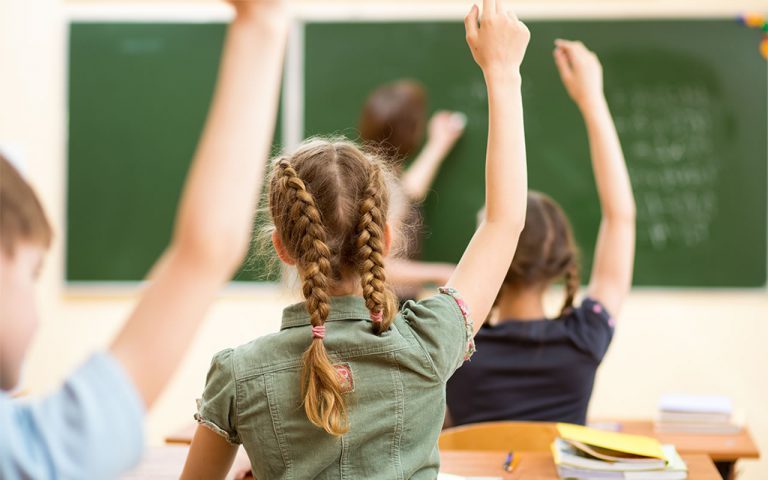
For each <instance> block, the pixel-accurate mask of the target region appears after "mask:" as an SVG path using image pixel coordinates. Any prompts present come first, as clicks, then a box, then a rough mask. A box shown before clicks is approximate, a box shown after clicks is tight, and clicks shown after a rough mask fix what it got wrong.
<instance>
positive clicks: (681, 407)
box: [659, 394, 733, 416]
mask: <svg viewBox="0 0 768 480" xmlns="http://www.w3.org/2000/svg"><path fill="white" fill-rule="evenodd" d="M659 410H660V411H662V412H684V413H713V414H718V413H719V414H723V415H729V416H730V415H731V414H732V413H733V404H732V402H731V399H730V398H728V397H725V396H722V395H677V394H676V395H664V396H662V397H661V400H660V401H659Z"/></svg>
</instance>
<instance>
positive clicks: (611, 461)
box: [552, 424, 688, 480]
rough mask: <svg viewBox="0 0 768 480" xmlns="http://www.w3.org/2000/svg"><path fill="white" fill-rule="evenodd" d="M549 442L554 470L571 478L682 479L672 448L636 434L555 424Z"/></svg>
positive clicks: (685, 471) (680, 465) (684, 470)
mask: <svg viewBox="0 0 768 480" xmlns="http://www.w3.org/2000/svg"><path fill="white" fill-rule="evenodd" d="M558 434H559V438H557V439H556V440H555V442H554V443H553V444H552V455H553V456H554V459H555V465H556V467H557V473H558V475H559V477H560V478H562V479H574V480H614V479H615V480H685V479H687V478H688V468H687V466H686V465H685V462H684V461H683V459H682V458H680V455H678V453H677V451H676V450H675V447H674V446H672V445H662V444H661V443H659V442H658V441H657V440H656V439H653V438H650V437H643V436H639V435H627V434H624V433H614V432H605V431H602V430H595V429H592V428H588V427H582V426H579V425H570V424H558Z"/></svg>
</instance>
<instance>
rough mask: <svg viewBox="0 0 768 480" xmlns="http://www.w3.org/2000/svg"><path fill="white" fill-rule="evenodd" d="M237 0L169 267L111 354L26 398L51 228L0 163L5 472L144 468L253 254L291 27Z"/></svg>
mask: <svg viewBox="0 0 768 480" xmlns="http://www.w3.org/2000/svg"><path fill="white" fill-rule="evenodd" d="M232 3H233V5H235V7H236V10H237V14H236V18H235V20H234V21H233V23H232V25H231V26H230V28H229V32H228V34H227V40H226V46H225V48H224V55H223V58H222V63H221V71H220V75H219V84H218V86H217V89H216V93H215V98H214V101H213V104H212V107H211V111H210V113H209V115H208V121H207V123H206V126H205V131H204V132H203V136H202V138H201V139H200V144H199V146H198V149H197V152H196V154H195V158H194V161H193V163H192V166H191V169H190V173H189V178H188V179H187V182H186V186H185V188H184V193H183V196H182V198H181V202H180V206H179V211H178V216H177V220H176V226H175V230H174V235H173V239H172V241H171V243H170V245H169V247H168V249H167V251H166V252H165V254H164V255H163V260H162V261H161V262H159V263H158V266H157V267H156V269H155V270H154V272H153V275H152V279H151V281H150V282H149V284H148V286H147V288H146V290H144V292H143V294H142V296H141V298H140V300H139V301H138V303H137V305H136V307H135V309H134V311H133V313H132V314H131V315H130V316H129V318H128V320H127V322H126V324H125V325H124V326H123V328H122V330H121V331H120V333H118V335H117V338H116V339H115V340H114V341H113V343H112V345H111V347H110V348H109V350H108V351H106V352H102V353H97V354H95V355H93V356H92V357H90V359H89V360H87V361H86V362H85V363H84V364H83V365H82V366H81V367H80V368H79V369H77V370H76V371H75V372H74V373H73V374H72V375H70V376H69V377H68V378H67V379H66V381H65V382H64V385H63V386H61V387H60V388H59V389H57V390H56V391H54V392H53V393H51V394H49V395H46V396H44V397H42V398H39V399H36V400H31V401H29V402H22V401H20V400H17V399H13V398H11V395H9V394H8V393H7V392H6V391H7V390H10V389H12V388H13V387H14V386H15V384H16V383H17V382H18V377H19V371H20V368H21V367H20V364H21V362H22V360H23V356H24V352H25V350H26V348H27V346H28V345H29V342H30V340H31V338H32V335H33V332H34V330H35V326H36V324H37V314H36V311H35V302H34V281H35V277H36V276H37V274H38V271H39V269H40V268H41V265H42V261H43V256H44V253H45V250H46V249H47V248H48V246H49V245H50V243H51V239H52V230H51V226H50V224H49V223H48V220H47V218H46V215H45V212H44V210H43V208H42V206H41V204H40V202H39V200H38V198H37V196H36V195H35V193H34V191H33V190H32V188H31V187H30V185H29V184H28V183H27V182H26V181H25V179H24V178H23V177H22V176H21V175H20V174H19V173H18V171H17V170H16V169H15V168H14V167H13V166H12V165H11V164H10V162H8V161H7V160H6V159H5V158H2V157H0V292H1V293H2V294H1V295H0V387H1V388H2V392H0V425H2V427H1V428H0V478H3V479H6V480H12V479H21V478H34V479H46V478H83V479H107V478H116V477H118V476H119V474H120V473H121V472H124V471H125V470H127V469H129V468H130V467H131V466H133V465H134V464H135V463H137V462H138V460H139V459H140V457H141V454H142V448H143V441H144V432H143V427H142V423H143V417H144V414H145V412H146V409H147V408H149V407H151V406H152V404H153V403H154V402H155V400H156V399H157V397H158V395H159V394H160V391H161V390H162V388H163V386H164V385H165V383H166V382H167V381H168V379H169V378H170V376H171V374H172V373H173V371H174V369H175V367H176V365H177V364H178V363H179V361H180V360H181V357H182V355H183V354H184V351H185V350H186V347H187V346H188V345H189V343H190V342H191V340H192V338H193V336H194V333H195V331H196V330H197V327H198V326H199V325H200V323H201V321H202V319H203V317H204V315H205V311H206V310H207V308H208V306H209V305H210V303H211V302H212V301H213V299H214V298H215V295H216V292H217V291H218V290H219V288H220V287H221V286H222V285H223V284H224V283H225V282H226V281H227V280H228V279H229V278H230V276H231V275H232V274H233V273H234V271H235V269H236V267H237V266H238V264H239V263H240V261H241V260H242V257H243V256H244V254H245V251H246V250H247V247H248V240H249V237H250V230H251V225H252V218H253V209H254V206H255V204H256V201H257V197H258V194H259V191H260V188H259V187H260V183H261V179H262V178H263V175H262V173H263V169H264V163H265V162H264V160H266V158H267V155H268V153H269V148H270V143H271V139H272V131H273V128H274V122H275V117H276V109H277V99H278V92H279V83H280V73H281V71H282V57H283V45H284V43H285V39H286V36H287V22H286V21H285V19H284V16H283V13H282V8H281V6H280V5H279V3H277V2H274V1H251V2H244V1H238V2H234V1H233V2H232ZM259 159H261V161H259ZM52 347H53V346H52ZM48 354H49V355H54V356H55V355H56V348H55V347H53V348H51V350H50V352H49V353H48Z"/></svg>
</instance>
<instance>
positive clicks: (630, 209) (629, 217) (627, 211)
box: [603, 201, 637, 224]
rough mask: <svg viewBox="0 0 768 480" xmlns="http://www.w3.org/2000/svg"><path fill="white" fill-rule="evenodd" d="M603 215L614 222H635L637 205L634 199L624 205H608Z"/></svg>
mask: <svg viewBox="0 0 768 480" xmlns="http://www.w3.org/2000/svg"><path fill="white" fill-rule="evenodd" d="M603 217H604V218H605V219H606V220H610V221H612V222H614V221H615V222H621V223H632V224H634V223H635V221H636V219H637V207H636V206H635V202H634V201H629V202H627V203H626V204H623V205H607V206H606V208H605V209H603Z"/></svg>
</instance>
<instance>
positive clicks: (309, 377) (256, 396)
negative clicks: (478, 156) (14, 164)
mask: <svg viewBox="0 0 768 480" xmlns="http://www.w3.org/2000/svg"><path fill="white" fill-rule="evenodd" d="M483 3H484V7H483V8H484V11H483V17H482V21H481V25H479V24H478V18H479V9H478V8H477V7H473V8H472V10H471V12H470V14H469V15H468V16H467V19H466V28H467V39H468V43H469V45H470V48H471V50H472V53H473V55H474V58H475V60H476V61H477V63H478V64H479V65H480V67H481V68H482V70H483V73H484V74H485V79H486V83H487V86H488V96H489V105H490V126H489V132H488V152H487V160H486V172H487V176H486V179H487V180H486V183H487V191H486V200H487V205H488V214H487V216H486V219H485V221H484V222H483V223H482V224H481V225H480V227H479V228H478V230H477V232H476V233H475V235H474V237H473V239H472V241H471V242H470V244H469V245H468V246H467V249H466V251H465V253H464V256H463V257H462V259H461V261H460V262H459V264H458V265H457V267H456V270H455V272H454V273H453V275H452V276H451V278H450V280H449V281H448V284H447V286H446V287H445V288H443V289H441V292H440V293H438V294H436V295H434V296H432V297H430V298H427V299H425V300H423V301H421V302H408V303H407V304H406V305H405V306H404V307H403V309H402V310H401V311H399V312H398V311H397V309H396V299H395V297H394V295H393V294H392V292H391V291H390V289H389V287H388V286H387V276H386V271H385V268H384V258H385V256H386V255H387V253H388V250H389V246H390V242H391V237H392V234H391V229H390V227H389V224H388V216H387V215H388V206H389V192H388V189H387V185H388V182H387V176H388V175H389V173H388V172H387V170H386V168H385V166H384V164H383V163H382V162H381V161H380V160H378V159H377V158H375V157H373V156H372V155H370V154H366V153H364V152H363V151H361V150H360V149H358V148H357V147H356V146H355V145H354V144H352V143H350V142H347V141H328V140H312V141H309V142H307V143H305V144H304V145H303V146H301V147H300V148H299V149H298V150H297V151H295V152H294V153H292V154H290V155H286V156H283V157H280V158H278V159H277V160H276V161H275V164H274V168H273V172H272V176H271V180H270V186H269V201H270V203H269V207H270V212H271V214H272V220H273V221H274V224H275V230H274V233H273V236H272V239H273V243H274V246H275V250H276V251H277V254H278V255H279V256H280V258H281V259H282V260H283V261H284V262H286V263H288V264H292V265H296V266H297V267H298V271H299V274H300V275H301V278H302V280H303V293H304V296H305V297H306V301H304V302H302V303H298V304H296V305H293V306H289V307H287V308H286V309H285V311H284V313H283V319H282V327H281V331H280V333H277V334H274V335H270V336H267V337H264V338H260V339H257V340H254V341H252V342H250V343H247V344H245V345H242V346H239V347H237V348H235V349H228V350H224V351H222V352H220V353H218V354H217V355H216V356H215V357H214V359H213V362H212V366H211V369H210V371H209V373H208V378H207V382H206V387H205V390H204V392H203V396H202V399H200V401H199V408H198V413H197V415H196V418H197V419H198V421H199V422H200V424H201V425H199V426H198V428H197V431H196V433H195V436H194V440H193V442H192V447H191V450H190V453H189V457H188V458H187V464H186V466H185V469H184V473H183V475H182V478H206V479H215V478H223V477H224V475H225V474H226V472H227V471H228V469H229V466H230V464H231V463H232V460H233V457H234V455H235V452H236V450H237V445H238V444H242V445H243V446H244V447H245V450H246V451H247V453H248V457H249V458H250V461H251V464H252V468H253V473H254V474H255V477H256V478H259V479H270V478H342V477H348V478H366V479H376V478H381V479H390V478H435V477H436V476H437V472H438V467H439V455H438V451H437V439H438V435H439V434H440V429H441V426H442V423H443V412H444V406H445V381H446V380H447V378H448V377H449V376H450V375H451V373H453V371H454V370H455V369H456V368H457V367H458V366H459V365H460V364H461V363H462V362H463V361H464V359H465V358H466V357H467V356H468V355H469V354H471V353H472V337H473V336H474V332H475V328H474V327H473V324H472V322H471V320H470V313H469V312H470V311H472V312H474V313H475V314H477V315H479V316H480V318H483V317H484V316H485V315H487V314H488V312H489V311H490V309H491V307H492V305H493V301H494V299H495V296H496V289H498V287H499V286H500V285H501V282H502V280H503V278H504V275H505V274H506V270H507V268H506V266H507V265H508V264H509V262H510V261H511V260H512V256H513V255H514V252H515V247H516V244H517V238H518V235H519V233H520V231H521V230H522V228H523V224H524V215H525V196H526V191H527V181H526V164H525V141H524V137H523V109H522V100H521V94H520V88H521V80H520V70H519V68H520V63H521V62H522V60H523V56H524V53H525V49H526V47H527V44H528V38H529V34H528V30H527V28H526V27H525V25H523V24H522V23H520V22H519V21H518V20H517V18H516V17H515V16H514V15H512V14H509V13H507V12H506V10H504V9H503V7H502V5H501V2H500V1H499V0H484V2H483ZM458 292H460V293H461V295H463V299H464V300H463V301H462V300H460V299H459V298H460V297H459V296H458V295H459V293H458Z"/></svg>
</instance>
